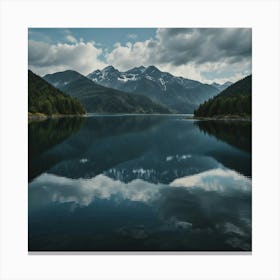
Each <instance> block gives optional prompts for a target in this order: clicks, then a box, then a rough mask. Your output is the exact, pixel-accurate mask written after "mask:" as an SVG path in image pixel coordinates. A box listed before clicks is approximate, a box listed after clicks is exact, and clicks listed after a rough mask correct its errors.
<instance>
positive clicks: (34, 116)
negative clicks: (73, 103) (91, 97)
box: [28, 112, 87, 122]
mask: <svg viewBox="0 0 280 280" xmlns="http://www.w3.org/2000/svg"><path fill="white" fill-rule="evenodd" d="M86 116H87V114H85V115H70V114H68V115H64V114H55V115H46V114H42V113H30V112H28V122H31V121H44V120H47V119H58V118H75V117H76V118H77V117H81V118H82V117H86Z"/></svg>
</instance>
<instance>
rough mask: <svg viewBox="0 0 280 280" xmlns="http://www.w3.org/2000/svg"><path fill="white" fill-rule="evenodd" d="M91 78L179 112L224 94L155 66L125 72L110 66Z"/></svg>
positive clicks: (214, 88)
mask: <svg viewBox="0 0 280 280" xmlns="http://www.w3.org/2000/svg"><path fill="white" fill-rule="evenodd" d="M87 77H88V78H89V79H91V80H92V81H94V82H95V83H97V84H100V85H103V86H106V87H110V88H113V89H117V90H122V91H125V92H129V93H133V94H141V95H145V96H147V97H149V98H151V99H152V100H153V101H155V102H157V103H160V104H162V105H164V106H167V107H168V108H170V109H172V110H175V111H177V112H179V113H192V112H193V110H194V109H195V108H196V107H198V106H199V104H200V103H201V102H203V101H205V100H207V99H208V98H210V97H213V96H215V95H217V94H218V93H219V92H220V91H219V89H217V88H216V87H214V86H211V85H209V84H203V83H201V82H198V81H195V80H191V79H186V78H183V77H176V76H173V75H172V74H170V73H168V72H162V71H160V70H159V69H158V68H157V67H155V66H154V65H150V66H148V67H144V66H140V67H134V68H132V69H129V70H127V71H125V72H121V71H119V70H118V69H116V68H114V67H113V66H107V67H105V68H104V69H102V70H95V71H93V72H91V73H89V74H88V75H87Z"/></svg>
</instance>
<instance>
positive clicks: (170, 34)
mask: <svg viewBox="0 0 280 280" xmlns="http://www.w3.org/2000/svg"><path fill="white" fill-rule="evenodd" d="M63 37H64V39H66V40H67V41H66V43H64V44H62V43H56V44H54V43H50V42H48V43H43V42H41V41H34V40H30V41H29V65H30V67H31V68H32V69H33V70H34V72H37V73H38V74H45V73H50V72H55V71H61V70H65V69H75V70H77V71H79V72H81V73H82V74H88V73H89V72H91V71H94V70H96V69H100V68H103V67H105V66H107V65H113V66H114V67H116V68H118V69H119V70H121V71H126V70H128V69H130V68H133V67H137V66H140V65H144V66H149V65H155V66H157V67H158V68H159V69H160V70H161V71H166V72H170V73H171V74H173V75H176V76H182V77H185V78H190V79H194V80H199V81H202V82H213V81H216V82H219V83H223V82H226V81H227V80H231V81H232V82H234V81H236V80H238V79H240V78H241V77H244V76H246V75H248V74H250V73H251V55H252V30H251V29H249V28H171V29H168V28H159V29H157V32H156V35H155V36H154V37H152V38H149V39H147V40H144V41H136V42H135V40H136V39H137V34H134V33H131V34H127V38H128V39H132V40H133V42H126V43H115V44H114V46H113V49H110V46H106V47H104V46H103V48H102V45H98V43H95V42H84V41H82V40H80V41H79V42H78V40H77V39H76V38H75V37H74V36H73V35H72V34H71V32H70V31H68V30H66V31H65V34H64V36H63ZM100 56H102V59H101V58H100Z"/></svg>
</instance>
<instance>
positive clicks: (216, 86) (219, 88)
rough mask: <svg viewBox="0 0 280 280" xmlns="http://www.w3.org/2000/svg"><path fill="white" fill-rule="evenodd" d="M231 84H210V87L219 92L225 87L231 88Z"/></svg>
mask: <svg viewBox="0 0 280 280" xmlns="http://www.w3.org/2000/svg"><path fill="white" fill-rule="evenodd" d="M231 85H232V82H225V83H224V84H218V83H212V84H211V86H213V87H215V88H216V89H218V90H219V91H223V90H225V89H226V88H227V87H229V86H231Z"/></svg>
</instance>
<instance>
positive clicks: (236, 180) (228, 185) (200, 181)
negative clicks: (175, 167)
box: [170, 168, 251, 192]
mask: <svg viewBox="0 0 280 280" xmlns="http://www.w3.org/2000/svg"><path fill="white" fill-rule="evenodd" d="M170 186H174V187H190V188H191V187H199V188H202V189H204V190H206V191H219V192H225V191H231V190H239V191H241V190H243V191H250V190H251V180H250V179H249V178H247V177H245V176H243V175H241V174H239V173H237V172H235V171H233V170H225V169H221V168H217V169H212V170H209V171H205V172H202V173H199V174H195V175H192V176H186V177H183V178H178V179H175V180H174V181H173V182H172V183H170Z"/></svg>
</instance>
